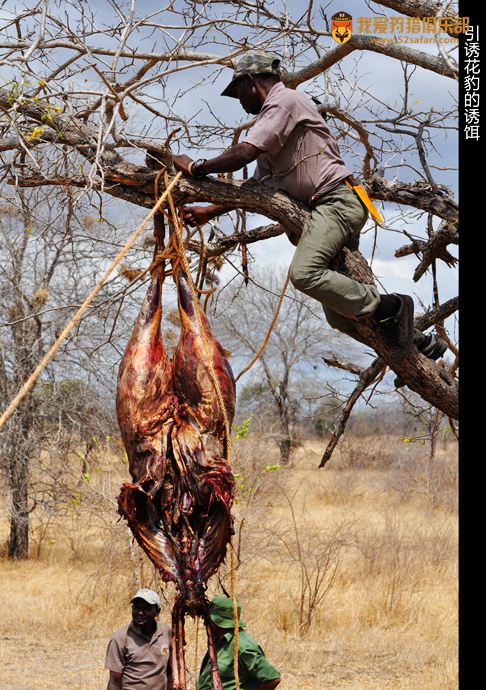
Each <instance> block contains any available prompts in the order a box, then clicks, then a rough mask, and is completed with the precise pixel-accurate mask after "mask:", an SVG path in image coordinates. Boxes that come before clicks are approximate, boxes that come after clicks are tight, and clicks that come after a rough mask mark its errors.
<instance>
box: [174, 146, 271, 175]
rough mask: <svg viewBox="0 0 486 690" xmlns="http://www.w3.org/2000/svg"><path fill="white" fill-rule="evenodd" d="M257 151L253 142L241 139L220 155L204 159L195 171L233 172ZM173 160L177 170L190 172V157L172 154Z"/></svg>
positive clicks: (200, 172) (249, 161) (257, 152)
mask: <svg viewBox="0 0 486 690" xmlns="http://www.w3.org/2000/svg"><path fill="white" fill-rule="evenodd" d="M259 153H260V149H258V148H257V147H256V146H253V144H246V143H245V142H244V141H242V142H241V143H239V144H235V145H234V146H230V148H229V149H226V151H223V153H222V154H221V155H220V156H216V158H210V159H209V160H206V161H204V163H203V164H202V165H199V166H198V167H197V172H198V174H199V175H210V174H211V173H218V172H234V171H235V170H239V169H240V168H242V167H243V166H244V165H247V164H248V163H251V162H252V161H254V160H255V159H256V158H257V156H258V154H259ZM173 160H174V165H175V167H176V168H177V170H182V172H183V173H186V175H189V174H190V172H189V164H190V163H192V158H189V156H185V155H182V156H174V159H173Z"/></svg>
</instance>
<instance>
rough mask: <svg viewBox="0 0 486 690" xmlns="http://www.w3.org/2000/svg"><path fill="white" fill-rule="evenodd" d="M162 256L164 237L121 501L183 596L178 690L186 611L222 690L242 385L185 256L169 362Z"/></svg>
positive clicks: (130, 376)
mask: <svg viewBox="0 0 486 690" xmlns="http://www.w3.org/2000/svg"><path fill="white" fill-rule="evenodd" d="M161 250H162V239H161V237H160V236H158V237H157V233H156V250H155V259H156V260H155V261H154V265H155V268H154V270H153V272H152V278H151V281H150V285H149V288H148V291H147V294H146V297H145V300H144V302H143V305H142V308H141V310H140V313H139V316H138V318H137V321H136V323H135V328H134V331H133V334H132V336H131V338H130V340H129V342H128V345H127V347H126V350H125V354H124V356H123V359H122V363H121V366H120V370H119V378H118V393H117V416H118V423H119V426H120V430H121V434H122V439H123V443H124V445H125V448H126V451H127V455H128V462H129V470H130V474H131V476H132V483H125V484H124V485H123V487H122V489H121V492H120V495H119V497H118V503H119V512H120V513H121V514H122V515H123V516H124V517H125V518H126V519H127V522H128V525H129V527H130V529H131V530H132V532H133V534H134V536H135V538H136V539H137V541H138V543H139V544H140V546H141V547H142V548H143V550H144V551H145V553H146V554H147V556H148V557H149V558H150V560H151V561H152V563H154V565H155V566H156V567H157V568H158V570H159V571H160V574H161V576H162V578H163V579H164V580H165V581H172V582H174V583H175V586H176V589H177V592H178V594H177V598H176V602H175V605H174V609H173V612H172V648H171V674H172V678H171V682H172V685H171V688H172V690H185V688H186V683H185V664H184V650H183V646H184V615H185V613H186V612H189V613H190V614H191V615H193V616H194V615H197V616H201V617H202V618H203V619H204V622H205V625H206V630H207V634H208V648H209V653H210V656H211V661H212V668H213V674H212V677H213V687H214V690H222V685H221V680H220V677H219V673H218V671H217V662H216V652H215V648H214V642H213V638H212V633H211V628H210V626H209V616H208V601H207V599H206V597H205V589H206V582H207V580H208V578H209V577H210V576H211V575H213V574H214V573H215V572H216V570H217V569H218V567H219V565H220V564H221V562H222V561H223V559H224V557H225V554H226V548H227V545H228V542H229V541H230V538H231V534H232V531H233V526H232V518H231V512H230V510H231V505H232V501H233V497H234V491H235V484H234V479H233V475H232V472H231V469H230V467H229V463H228V459H227V458H228V453H227V450H228V444H229V438H228V431H229V426H230V424H231V421H232V419H233V414H234V406H235V383H234V378H233V374H232V372H231V368H230V365H229V363H228V361H227V359H226V356H225V354H224V351H223V349H222V348H221V346H220V344H219V343H218V342H217V340H216V339H215V338H214V336H213V335H212V333H211V331H210V329H209V325H208V322H207V319H206V317H205V315H204V313H202V311H201V309H200V307H199V303H197V304H196V302H197V298H195V296H194V293H193V291H191V285H190V280H191V278H190V276H189V274H188V270H186V268H185V267H184V262H183V263H182V266H181V263H180V261H179V260H175V259H174V260H173V264H172V267H173V271H172V272H173V277H174V280H175V281H176V284H177V298H178V306H179V315H180V321H181V333H180V338H179V343H178V345H177V348H176V351H175V353H174V356H173V357H172V360H170V359H169V357H168V355H167V353H166V350H165V348H164V343H163V340H162V336H161V332H160V325H161V320H162V304H161V296H162V294H161V293H162V284H163V276H164V265H163V262H161V261H160V258H159V259H158V260H157V256H159V257H160V255H161ZM157 263H158V265H157ZM186 266H187V264H186ZM214 378H216V380H214Z"/></svg>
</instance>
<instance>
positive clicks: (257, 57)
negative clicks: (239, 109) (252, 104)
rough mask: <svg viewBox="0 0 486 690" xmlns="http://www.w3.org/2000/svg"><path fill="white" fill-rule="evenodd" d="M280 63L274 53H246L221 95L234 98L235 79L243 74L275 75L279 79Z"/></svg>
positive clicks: (261, 51)
mask: <svg viewBox="0 0 486 690" xmlns="http://www.w3.org/2000/svg"><path fill="white" fill-rule="evenodd" d="M280 63H281V58H279V56H278V55H275V53H267V52H265V51H264V50H254V51H253V52H251V53H246V55H244V56H243V57H242V58H241V60H240V61H239V62H238V63H237V65H236V68H235V71H234V73H233V79H232V80H231V81H230V83H229V84H228V86H227V87H226V88H225V90H224V91H223V92H222V93H221V95H222V96H231V98H236V91H235V83H236V81H237V79H239V78H240V77H243V76H244V75H245V74H275V75H277V76H278V77H280V75H281V71H280Z"/></svg>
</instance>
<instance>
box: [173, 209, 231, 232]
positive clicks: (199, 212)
mask: <svg viewBox="0 0 486 690" xmlns="http://www.w3.org/2000/svg"><path fill="white" fill-rule="evenodd" d="M233 208H234V206H220V204H209V205H208V206H185V207H184V220H185V221H186V223H187V224H188V225H190V226H191V227H194V226H195V225H205V224H206V223H207V222H208V221H210V220H211V218H216V216H220V215H222V214H223V213H228V211H232V210H233Z"/></svg>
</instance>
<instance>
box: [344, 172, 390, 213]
mask: <svg viewBox="0 0 486 690" xmlns="http://www.w3.org/2000/svg"><path fill="white" fill-rule="evenodd" d="M344 181H345V182H346V184H347V185H348V187H349V189H352V190H353V192H356V194H357V195H358V196H359V198H360V199H361V201H362V202H363V204H364V205H365V206H366V208H367V209H368V211H369V212H370V213H371V215H372V217H373V218H374V219H375V220H377V221H378V222H379V223H383V218H382V217H381V216H380V214H379V213H378V210H377V208H376V206H375V205H374V204H373V202H372V201H371V199H370V197H369V196H368V195H367V194H366V192H365V190H364V189H363V187H362V186H361V185H360V184H357V185H354V186H353V185H352V184H350V183H349V182H348V181H347V180H344Z"/></svg>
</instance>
